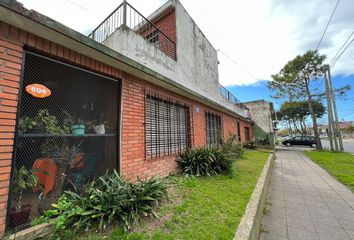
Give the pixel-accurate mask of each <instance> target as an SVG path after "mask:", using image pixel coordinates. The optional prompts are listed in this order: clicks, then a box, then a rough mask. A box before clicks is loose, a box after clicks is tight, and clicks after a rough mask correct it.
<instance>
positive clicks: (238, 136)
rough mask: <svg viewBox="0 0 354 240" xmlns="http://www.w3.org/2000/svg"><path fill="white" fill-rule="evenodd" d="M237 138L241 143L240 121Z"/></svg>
mask: <svg viewBox="0 0 354 240" xmlns="http://www.w3.org/2000/svg"><path fill="white" fill-rule="evenodd" d="M237 138H238V140H239V141H241V127H240V122H239V121H237Z"/></svg>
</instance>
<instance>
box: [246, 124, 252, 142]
mask: <svg viewBox="0 0 354 240" xmlns="http://www.w3.org/2000/svg"><path fill="white" fill-rule="evenodd" d="M245 140H246V142H249V141H250V140H251V136H250V128H249V127H245Z"/></svg>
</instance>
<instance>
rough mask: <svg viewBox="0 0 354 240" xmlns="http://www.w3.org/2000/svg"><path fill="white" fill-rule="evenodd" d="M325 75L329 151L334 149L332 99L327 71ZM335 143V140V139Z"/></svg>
mask: <svg viewBox="0 0 354 240" xmlns="http://www.w3.org/2000/svg"><path fill="white" fill-rule="evenodd" d="M324 77H325V88H326V99H327V115H328V137H329V143H330V145H331V151H334V148H333V131H332V130H333V115H332V113H333V112H332V101H331V96H330V94H329V83H328V76H327V71H326V72H325V74H324ZM335 142H336V143H337V140H335ZM336 150H338V144H336Z"/></svg>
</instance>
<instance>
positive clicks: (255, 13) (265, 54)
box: [20, 0, 354, 85]
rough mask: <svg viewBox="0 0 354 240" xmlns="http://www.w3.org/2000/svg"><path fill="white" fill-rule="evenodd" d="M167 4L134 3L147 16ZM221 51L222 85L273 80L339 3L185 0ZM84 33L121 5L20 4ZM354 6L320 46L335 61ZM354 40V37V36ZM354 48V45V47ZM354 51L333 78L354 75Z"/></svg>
mask: <svg viewBox="0 0 354 240" xmlns="http://www.w3.org/2000/svg"><path fill="white" fill-rule="evenodd" d="M165 1H166V0H130V1H129V2H130V3H131V4H132V5H133V6H135V7H136V8H137V9H138V10H139V11H141V12H142V13H143V14H144V15H148V14H149V13H151V12H153V11H154V10H155V9H157V8H158V7H159V6H160V5H162V4H163V3H164V2H165ZM180 1H181V2H182V4H183V5H184V6H185V8H186V9H187V11H188V12H189V14H190V15H191V16H192V17H193V18H194V20H195V21H196V23H197V24H198V26H199V27H200V28H201V30H202V31H203V32H204V34H205V35H206V36H207V37H208V38H209V40H210V41H211V43H212V44H213V45H214V47H215V48H216V49H220V51H221V53H219V60H220V81H221V83H222V84H224V85H248V84H254V83H255V82H257V81H259V80H267V79H270V75H271V74H274V73H276V72H278V71H279V69H280V68H281V67H282V66H284V64H285V63H286V62H287V61H288V60H289V59H292V58H293V57H295V56H296V55H297V54H301V53H303V52H304V51H306V50H308V49H314V48H316V46H317V44H318V42H319V39H320V37H321V34H322V32H323V30H324V28H325V25H326V23H327V21H328V19H329V17H330V14H331V12H332V10H333V8H334V6H335V4H336V2H337V1H336V0H311V1H309V0H295V1H289V0H258V1H230V0H219V1H215V0H193V1H188V0H180ZM20 2H22V3H23V4H24V5H25V6H26V7H27V8H32V9H35V10H37V11H39V12H41V13H43V14H45V15H47V16H49V17H52V18H54V19H55V20H58V21H60V22H62V23H63V24H65V25H67V26H69V27H71V28H73V29H75V30H77V31H79V32H82V33H88V32H90V30H92V29H93V28H94V27H96V26H97V25H98V24H99V23H100V22H101V21H102V20H103V19H104V18H105V17H106V16H107V15H108V14H109V13H110V12H111V11H112V10H113V9H114V8H115V7H117V5H118V4H119V3H120V1H117V0H101V1H96V0H51V1H48V0H20ZM353 9H354V1H353V0H341V1H340V3H339V5H338V8H337V10H336V13H335V15H334V17H333V19H332V22H331V24H330V26H329V28H328V30H327V33H326V35H325V37H324V39H323V41H322V44H321V46H320V53H322V54H326V55H327V56H328V61H329V62H330V61H331V60H332V58H333V57H334V56H335V54H336V53H337V51H338V50H339V48H340V46H341V45H342V44H343V43H344V42H345V40H346V39H347V37H348V36H349V35H350V34H351V32H352V31H353V30H354V14H353V12H352V11H353ZM353 37H354V36H353ZM353 45H354V44H353ZM353 49H354V46H353V47H352V48H349V49H348V50H347V51H346V52H345V54H343V56H342V57H341V59H340V60H339V61H338V62H337V64H336V66H335V68H334V69H333V74H334V75H337V74H342V75H350V74H353V73H354V67H353V66H354V58H350V55H352V53H353Z"/></svg>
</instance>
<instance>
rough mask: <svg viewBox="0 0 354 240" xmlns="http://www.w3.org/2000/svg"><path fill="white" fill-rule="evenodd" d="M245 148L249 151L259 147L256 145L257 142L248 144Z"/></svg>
mask: <svg viewBox="0 0 354 240" xmlns="http://www.w3.org/2000/svg"><path fill="white" fill-rule="evenodd" d="M243 147H245V148H248V149H256V148H257V145H256V144H255V142H252V141H250V142H246V143H245V144H244V145H243Z"/></svg>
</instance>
